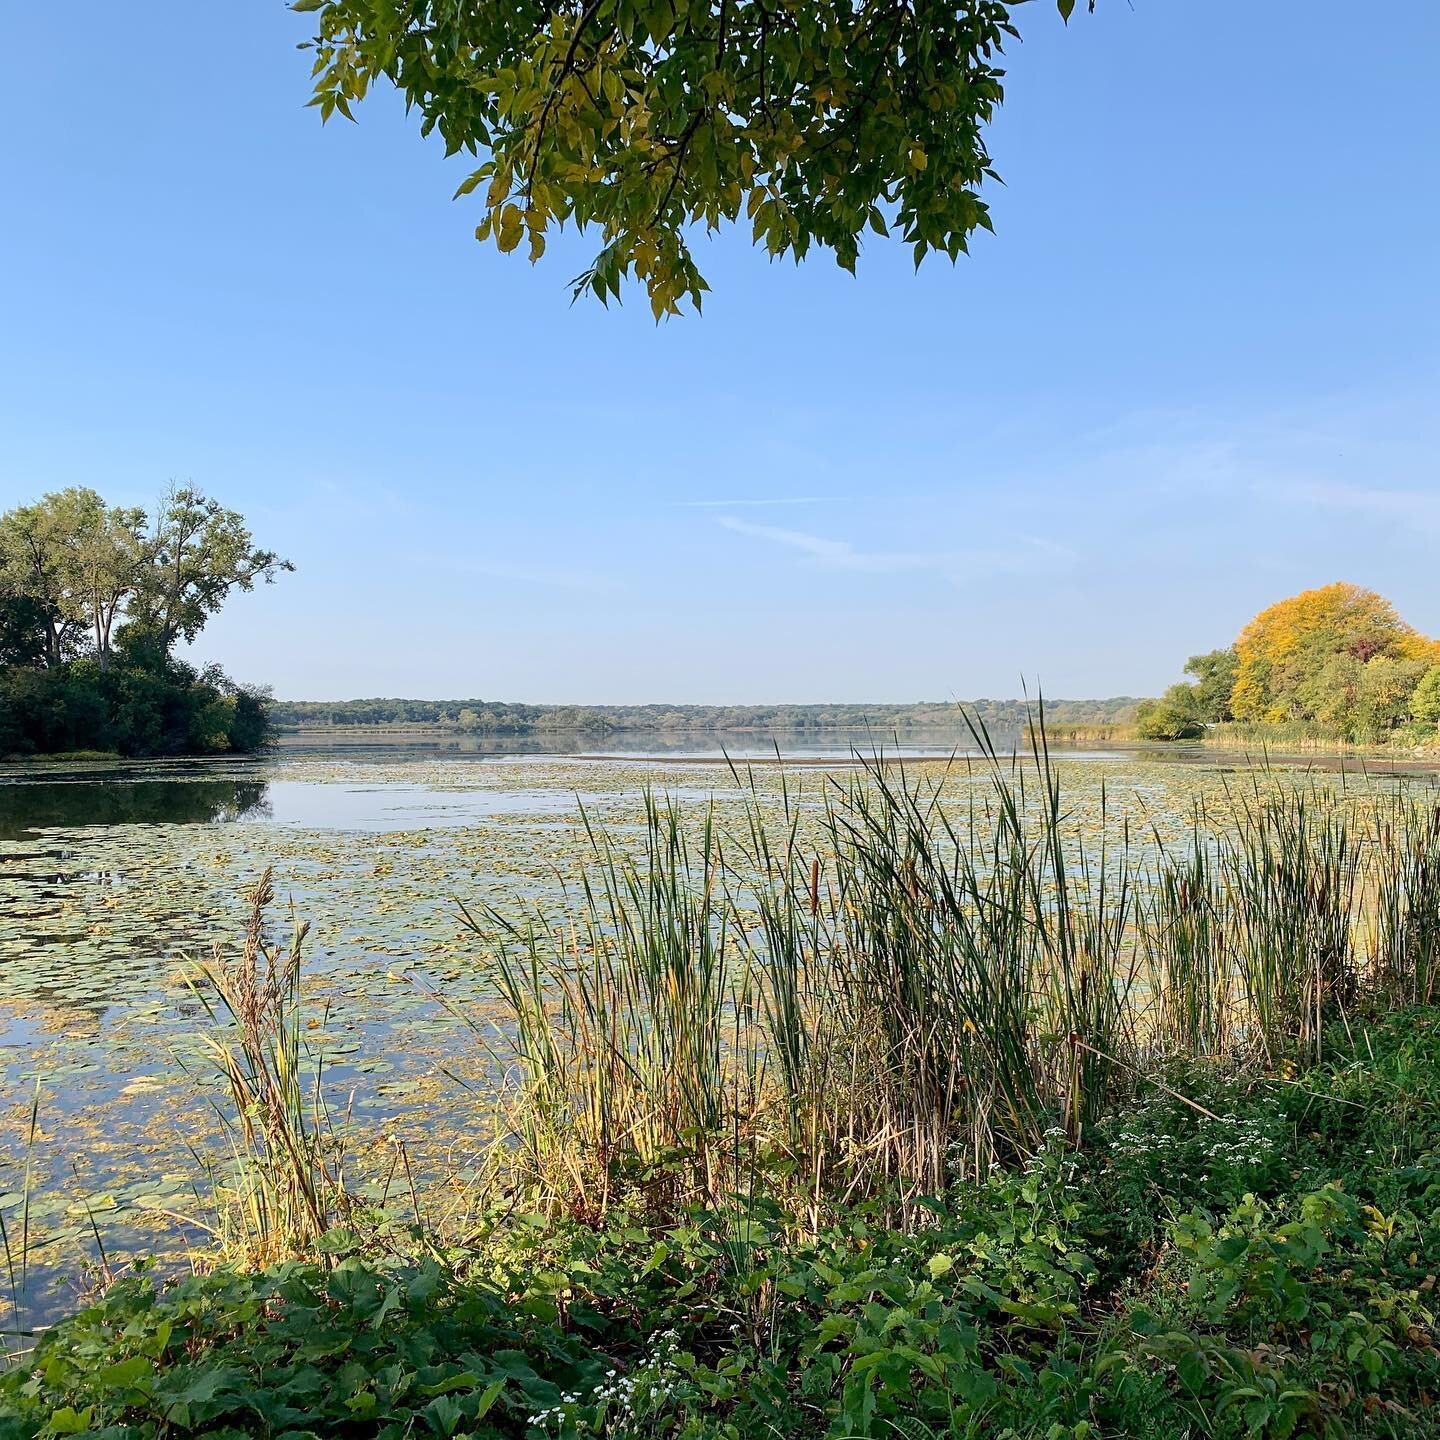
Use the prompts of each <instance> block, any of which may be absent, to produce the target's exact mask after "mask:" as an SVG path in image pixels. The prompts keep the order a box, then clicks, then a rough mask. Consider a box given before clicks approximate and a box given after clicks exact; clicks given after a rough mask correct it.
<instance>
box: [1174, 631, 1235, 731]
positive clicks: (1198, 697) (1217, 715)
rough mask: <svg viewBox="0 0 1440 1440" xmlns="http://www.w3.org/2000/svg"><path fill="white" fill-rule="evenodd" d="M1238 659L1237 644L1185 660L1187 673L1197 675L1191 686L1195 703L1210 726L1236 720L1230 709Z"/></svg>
mask: <svg viewBox="0 0 1440 1440" xmlns="http://www.w3.org/2000/svg"><path fill="white" fill-rule="evenodd" d="M1237 664H1238V660H1237V657H1236V654H1235V647H1234V646H1233V645H1232V646H1227V647H1226V648H1225V649H1224V650H1211V651H1208V652H1207V653H1206V654H1204V655H1192V656H1191V657H1190V658H1189V659H1188V660H1187V661H1186V662H1185V673H1186V674H1187V675H1193V676H1194V677H1195V684H1194V685H1193V686H1192V687H1191V688H1192V689H1193V690H1194V692H1195V694H1194V704H1195V710H1196V713H1197V714H1198V715H1199V718H1200V719H1201V720H1203V721H1204V722H1205V723H1206V724H1207V725H1216V724H1219V723H1220V722H1221V721H1224V720H1230V719H1233V718H1234V716H1233V715H1232V714H1231V710H1230V692H1231V691H1232V690H1233V689H1234V688H1235V668H1236V665H1237Z"/></svg>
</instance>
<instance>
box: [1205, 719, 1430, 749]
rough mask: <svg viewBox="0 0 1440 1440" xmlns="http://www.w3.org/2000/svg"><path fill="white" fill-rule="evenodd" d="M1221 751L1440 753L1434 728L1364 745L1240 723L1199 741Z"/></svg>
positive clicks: (1314, 731)
mask: <svg viewBox="0 0 1440 1440" xmlns="http://www.w3.org/2000/svg"><path fill="white" fill-rule="evenodd" d="M1187 743H1190V744H1195V743H1200V744H1204V745H1209V746H1213V747H1215V748H1218V749H1222V750H1238V751H1244V752H1246V753H1248V754H1255V755H1259V754H1263V753H1265V752H1266V751H1269V752H1271V753H1273V754H1281V753H1291V754H1298V755H1362V756H1368V755H1373V756H1377V757H1384V756H1395V755H1436V754H1440V732H1437V730H1436V728H1435V727H1434V726H1433V725H1410V726H1405V727H1402V728H1401V729H1399V730H1397V731H1395V732H1394V733H1393V734H1392V735H1391V736H1390V737H1389V738H1388V739H1387V740H1385V741H1384V742H1383V743H1378V744H1371V745H1366V744H1362V743H1360V742H1358V741H1354V740H1346V739H1343V738H1341V737H1339V736H1337V735H1335V734H1333V733H1332V732H1327V731H1325V730H1323V729H1321V728H1319V727H1318V726H1314V725H1307V724H1302V723H1298V722H1297V723H1295V724H1289V725H1261V724H1240V723H1238V722H1235V721H1231V722H1229V723H1227V724H1223V725H1212V726H1210V727H1209V728H1208V729H1207V730H1206V731H1205V733H1204V735H1203V736H1201V737H1200V740H1199V741H1198V742H1196V741H1190V742H1187Z"/></svg>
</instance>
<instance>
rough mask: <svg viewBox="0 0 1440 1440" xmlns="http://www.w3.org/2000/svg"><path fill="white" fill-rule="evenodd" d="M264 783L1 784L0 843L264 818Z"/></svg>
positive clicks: (266, 812)
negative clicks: (42, 835) (81, 829)
mask: <svg viewBox="0 0 1440 1440" xmlns="http://www.w3.org/2000/svg"><path fill="white" fill-rule="evenodd" d="M267 789H268V785H267V782H266V781H264V780H99V781H96V780H91V779H85V780H77V781H64V780H53V781H52V780H37V781H27V782H24V783H19V784H8V785H0V839H4V840H16V839H19V838H21V837H22V836H24V835H25V834H26V833H27V832H29V831H32V830H49V829H60V830H68V829H72V828H74V827H76V826H80V825H213V824H220V823H225V822H228V821H233V820H246V819H262V818H264V817H265V816H266V815H267V814H268V813H269V812H268V805H267V802H266V798H265V796H266V790H267Z"/></svg>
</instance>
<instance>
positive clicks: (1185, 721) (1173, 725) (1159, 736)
mask: <svg viewBox="0 0 1440 1440" xmlns="http://www.w3.org/2000/svg"><path fill="white" fill-rule="evenodd" d="M1135 728H1136V731H1137V732H1138V734H1139V735H1140V738H1141V739H1142V740H1193V739H1195V738H1196V737H1197V736H1199V735H1202V734H1204V732H1205V720H1204V717H1203V716H1202V714H1201V711H1200V703H1199V699H1198V693H1197V687H1196V686H1194V685H1186V684H1184V683H1181V684H1178V685H1172V686H1171V687H1170V688H1169V689H1168V690H1167V691H1166V692H1165V693H1164V695H1162V696H1161V697H1160V698H1159V699H1158V700H1142V701H1141V702H1140V704H1139V706H1138V707H1137V708H1136V711H1135Z"/></svg>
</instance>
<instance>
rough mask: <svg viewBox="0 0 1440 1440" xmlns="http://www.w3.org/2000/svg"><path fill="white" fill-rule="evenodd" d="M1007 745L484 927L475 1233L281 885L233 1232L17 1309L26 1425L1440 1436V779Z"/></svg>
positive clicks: (236, 1430)
mask: <svg viewBox="0 0 1440 1440" xmlns="http://www.w3.org/2000/svg"><path fill="white" fill-rule="evenodd" d="M742 778H743V777H742ZM973 778H974V782H975V783H974V784H973V786H971V787H969V792H970V794H971V795H972V797H973V798H972V799H971V801H970V803H968V804H967V805H965V806H964V807H963V808H962V809H960V810H959V811H958V812H951V811H948V810H947V809H946V808H945V807H943V806H941V805H940V804H939V803H938V802H937V799H936V794H935V790H934V788H933V785H932V784H931V782H929V781H927V779H926V778H925V777H924V776H915V777H913V778H912V777H908V776H906V775H903V774H897V773H895V772H891V771H886V770H884V769H881V768H880V767H876V768H874V769H872V770H871V771H869V772H868V773H865V774H863V775H858V776H857V775H848V776H845V777H841V778H839V779H837V780H836V781H835V782H833V783H832V784H831V785H830V788H829V789H828V790H827V792H826V794H825V796H824V798H823V801H822V800H820V799H817V797H815V796H814V795H813V794H806V795H801V794H796V795H795V796H794V797H793V803H792V802H791V799H790V797H789V796H788V794H787V797H786V804H785V806H784V807H783V812H782V814H781V815H780V817H779V818H778V819H776V818H775V817H774V816H773V815H772V816H769V817H768V818H767V816H766V814H765V813H762V811H761V810H760V808H759V807H758V806H756V807H755V808H754V810H753V811H752V814H751V821H750V823H749V825H748V826H740V827H738V828H734V827H731V828H728V829H725V830H722V829H721V828H720V827H718V826H716V825H715V824H713V823H706V822H705V821H704V819H703V817H702V818H701V820H700V822H699V823H689V822H688V821H687V818H686V817H684V816H682V815H681V814H680V813H678V812H677V811H675V810H674V809H672V808H669V807H666V806H663V805H659V804H656V805H652V806H651V808H650V812H649V817H648V823H647V825H646V826H645V827H644V829H643V833H642V834H639V835H635V834H632V833H629V832H625V833H617V834H615V835H607V834H605V833H602V832H599V831H597V832H595V833H593V834H592V836H591V856H590V862H589V864H588V866H587V867H586V870H585V872H584V874H583V875H582V876H581V877H580V878H579V880H578V882H577V885H576V887H575V888H574V890H573V891H572V892H571V895H570V904H569V906H568V907H567V909H566V911H565V912H564V913H563V914H560V915H554V916H545V915H537V916H535V917H534V920H533V922H532V923H530V924H528V925H517V924H516V923H515V922H514V921H513V920H510V921H506V920H504V919H502V917H501V916H499V915H498V914H495V915H492V914H488V913H477V914H475V915H473V916H472V917H471V920H472V924H473V926H474V928H475V931H476V948H477V952H481V953H484V954H485V955H486V956H487V957H488V958H487V961H486V963H487V964H488V965H489V966H490V967H491V969H490V973H491V977H492V985H493V990H494V995H495V997H496V999H497V1001H498V1002H499V1005H500V1007H501V1012H502V1018H501V1020H500V1022H499V1023H498V1024H497V1023H492V1022H491V1020H490V1018H489V1017H488V1016H487V1017H484V1018H482V1017H481V1016H479V1015H474V1014H469V1013H465V1014H463V1015H462V1018H464V1019H467V1020H469V1021H470V1022H471V1023H472V1024H473V1025H474V1027H475V1033H476V1041H477V1044H479V1045H481V1046H483V1047H485V1048H486V1049H487V1050H488V1051H489V1052H490V1053H491V1054H492V1055H493V1056H494V1059H495V1061H496V1066H497V1072H496V1073H497V1076H498V1080H497V1084H496V1086H495V1087H494V1089H493V1090H492V1091H490V1092H487V1093H484V1094H477V1095H476V1097H475V1103H476V1105H477V1106H479V1107H483V1108H484V1109H485V1110H486V1111H487V1113H488V1114H489V1115H490V1116H491V1119H492V1122H493V1127H494V1130H495V1133H496V1135H497V1140H496V1144H495V1146H494V1148H493V1150H492V1153H491V1156H490V1164H489V1167H488V1173H487V1179H486V1182H485V1183H484V1184H483V1185H482V1186H480V1187H479V1188H477V1189H475V1190H473V1191H470V1192H468V1193H465V1194H458V1193H457V1194H456V1195H455V1196H454V1197H453V1198H454V1203H453V1204H452V1205H451V1207H450V1209H449V1212H448V1218H447V1219H443V1220H442V1219H439V1218H437V1215H436V1212H434V1211H433V1210H430V1209H427V1208H425V1207H424V1206H423V1205H422V1204H421V1202H420V1201H419V1199H418V1198H417V1199H416V1200H415V1202H414V1204H413V1207H412V1214H411V1216H410V1219H409V1221H408V1222H406V1221H403V1220H402V1219H401V1218H399V1217H397V1216H396V1215H394V1214H386V1213H382V1212H380V1211H379V1210H377V1209H376V1208H375V1207H374V1206H373V1205H369V1204H366V1203H362V1202H361V1201H360V1200H359V1199H358V1191H357V1189H356V1188H355V1186H354V1185H353V1183H352V1180H351V1177H350V1176H349V1174H348V1172H347V1132H346V1127H345V1126H344V1125H343V1124H337V1123H336V1121H335V1119H334V1117H333V1115H332V1113H331V1111H330V1110H329V1109H328V1108H327V1105H326V1103H325V1098H324V1097H325V1092H324V1090H323V1089H322V1087H321V1085H320V1083H319V1075H318V1073H317V1064H318V1057H316V1056H313V1055H311V1054H310V1053H309V1051H308V1047H307V1039H306V1037H307V1035H309V1034H310V1033H311V1025H310V1021H311V1018H312V1017H310V1016H308V1015H307V1012H306V1008H305V1006H304V1004H303V1003H302V1000H301V998H300V997H301V992H300V989H299V977H300V973H301V969H302V961H303V951H304V938H305V937H304V935H303V932H301V931H297V932H295V933H293V934H292V935H291V936H289V937H288V939H287V940H286V941H285V942H283V943H282V942H275V941H272V940H271V939H270V938H269V935H268V929H267V925H266V918H265V911H266V903H267V900H268V896H267V894H266V891H265V888H264V887H261V889H260V890H259V891H258V892H257V893H256V895H255V897H254V905H253V910H252V916H251V923H250V926H249V930H248V932H247V935H246V939H245V943H244V946H243V947H242V949H241V950H240V952H239V953H238V954H236V955H234V956H233V957H231V958H229V959H226V958H225V957H224V956H223V955H217V957H216V958H215V960H214V961H213V962H212V963H211V964H210V965H209V966H208V967H207V970H206V973H204V974H203V975H199V976H197V980H196V995H197V998H198V999H199V1000H200V1001H201V1002H202V1004H203V1006H204V1007H206V1008H208V1011H209V1014H210V1017H211V1022H212V1024H211V1028H210V1030H209V1034H210V1035H211V1038H212V1040H213V1042H214V1049H213V1058H214V1061H215V1065H216V1068H217V1072H218V1074H219V1076H220V1079H221V1084H222V1090H221V1093H220V1095H219V1096H217V1099H218V1101H219V1104H220V1106H221V1110H222V1113H224V1114H225V1116H226V1117H227V1122H228V1126H229V1135H230V1144H229V1147H228V1150H226V1151H222V1152H220V1153H218V1154H216V1155H214V1156H211V1157H210V1159H209V1164H210V1166H211V1173H210V1180H209V1194H210V1199H211V1202H212V1204H213V1207H214V1209H213V1215H212V1222H213V1230H214V1245H213V1247H212V1248H211V1249H209V1250H207V1251H206V1252H205V1253H203V1254H201V1255H197V1257H196V1271H197V1273H196V1274H195V1275H194V1276H192V1277H191V1278H188V1279H186V1280H184V1281H182V1282H180V1283H178V1284H173V1285H168V1286H167V1285H164V1284H160V1283H158V1282H155V1281H152V1280H151V1279H150V1278H148V1277H146V1276H145V1275H144V1274H140V1275H132V1276H128V1277H126V1278H123V1279H121V1280H119V1281H118V1282H117V1283H115V1284H114V1285H112V1286H110V1287H109V1289H108V1291H107V1293H106V1294H105V1295H104V1297H103V1298H102V1299H101V1301H100V1303H99V1304H98V1305H96V1306H94V1307H92V1308H91V1309H89V1310H86V1311H84V1312H82V1313H81V1314H80V1315H78V1316H77V1317H75V1318H74V1319H72V1320H70V1321H67V1322H65V1323H64V1324H62V1325H61V1326H59V1327H57V1328H55V1329H54V1330H52V1331H48V1332H46V1333H45V1334H44V1335H42V1336H40V1337H38V1338H37V1337H18V1339H19V1343H20V1345H21V1348H24V1349H26V1350H27V1352H28V1353H26V1354H24V1355H23V1356H18V1357H17V1361H18V1363H17V1366H16V1368H15V1369H13V1370H12V1371H11V1372H10V1373H9V1374H8V1375H7V1376H6V1377H5V1378H4V1379H3V1380H0V1412H3V1414H4V1417H5V1418H3V1419H0V1437H4V1436H11V1435H13V1436H23V1437H26V1440H29V1437H32V1436H36V1435H39V1434H41V1433H44V1434H46V1435H51V1434H60V1433H79V1432H81V1431H86V1430H103V1431H105V1433H108V1434H112V1435H116V1436H127V1437H129V1436H134V1437H137V1440H138V1437H150V1436H155V1437H159V1436H168V1435H175V1434H196V1433H200V1434H203V1433H214V1434H232V1435H235V1434H238V1435H266V1436H271V1435H273V1436H282V1435H293V1436H297V1437H298V1436H299V1435H302V1434H305V1433H312V1434H315V1435H320V1436H332V1435H333V1436H340V1435H346V1436H350V1435H356V1436H382V1435H383V1436H387V1437H388V1436H395V1437H399V1436H402V1435H410V1434H436V1435H441V1436H450V1435H457V1436H458V1435H473V1436H477V1437H487V1440H493V1437H499V1436H506V1437H521V1436H524V1437H527V1440H537V1437H541V1436H567V1437H570V1436H576V1437H578V1436H581V1435H587V1436H589V1435H609V1436H616V1437H619V1436H672V1437H680V1436H685V1437H693V1440H701V1437H707V1440H708V1437H714V1440H719V1437H735V1440H739V1437H749V1436H752V1435H762V1436H763V1435H795V1436H806V1437H810V1436H813V1437H816V1440H819V1437H834V1440H839V1437H842V1436H901V1437H907V1440H913V1437H915V1436H962V1435H964V1436H968V1435H992V1434H993V1435H1017V1436H1037V1437H1038V1436H1046V1437H1060V1436H1067V1437H1074V1440H1082V1437H1089V1436H1104V1435H1117V1436H1118V1435H1127V1436H1128V1435H1134V1436H1156V1437H1159V1436H1173V1435H1191V1434H1193V1435H1215V1436H1228V1435H1234V1436H1240V1435H1249V1434H1257V1435H1273V1436H1277V1437H1278V1436H1285V1435H1291V1434H1329V1435H1336V1436H1339V1435H1376V1436H1400V1435H1415V1434H1425V1433H1436V1434H1440V1428H1437V1426H1436V1425H1435V1424H1434V1423H1433V1422H1432V1421H1431V1418H1430V1406H1431V1401H1432V1397H1434V1396H1435V1395H1437V1394H1440V1366H1437V1349H1436V1340H1437V1335H1436V1330H1435V1322H1434V1317H1433V1314H1432V1310H1431V1290H1432V1287H1433V1279H1432V1278H1431V1275H1432V1271H1433V1269H1434V1257H1435V1255H1436V1254H1437V1253H1440V1250H1437V1240H1440V1231H1437V1225H1440V1105H1437V1103H1436V1102H1437V1100H1440V1013H1437V1011H1436V1010H1435V1009H1434V1008H1432V1006H1433V1002H1434V1001H1435V1000H1436V998H1437V993H1440V818H1437V816H1436V813H1435V811H1434V809H1433V805H1432V803H1431V802H1430V800H1429V799H1428V797H1425V796H1421V795H1416V796H1413V797H1412V796H1409V795H1407V794H1406V793H1405V792H1403V791H1397V792H1393V793H1381V792H1374V791H1366V792H1364V793H1363V794H1361V793H1354V794H1352V793H1350V792H1347V791H1346V790H1345V789H1344V788H1343V786H1341V787H1338V788H1335V787H1332V788H1323V787H1321V786H1320V785H1319V784H1318V782H1310V781H1306V782H1301V783H1300V784H1298V785H1297V784H1296V783H1294V782H1286V781H1282V780H1281V779H1280V778H1279V777H1270V776H1259V777H1255V778H1254V779H1253V781H1252V782H1251V783H1250V784H1248V785H1246V786H1244V787H1240V788H1237V789H1236V790H1235V791H1234V792H1232V793H1231V794H1230V795H1228V796H1227V799H1226V803H1225V804H1224V805H1223V807H1217V813H1214V814H1198V815H1196V817H1195V823H1194V827H1193V829H1192V831H1191V833H1190V834H1189V835H1188V837H1185V839H1184V840H1183V841H1182V842H1181V843H1178V844H1177V843H1176V842H1175V841H1174V840H1173V839H1172V840H1171V841H1170V843H1168V844H1161V843H1159V842H1158V839H1157V838H1156V837H1154V836H1150V837H1145V836H1140V835H1137V834H1135V833H1133V832H1132V831H1131V829H1130V828H1129V826H1128V825H1127V824H1126V823H1124V822H1104V821H1103V817H1102V824H1101V827H1100V831H1099V834H1098V835H1095V834H1090V833H1088V832H1087V833H1081V832H1080V831H1079V830H1078V829H1077V827H1076V825H1075V822H1074V817H1073V815H1072V813H1071V811H1070V808H1069V806H1068V805H1067V802H1066V800H1065V797H1064V795H1063V794H1062V792H1061V787H1060V784H1059V780H1058V777H1057V775H1056V774H1055V772H1054V771H1053V770H1052V769H1051V768H1050V766H1049V765H1048V763H1047V761H1046V758H1045V756H1044V754H1043V752H1041V751H1037V753H1036V754H1035V755H1034V756H1033V757H1032V759H1031V761H1030V762H1029V763H1028V764H1026V765H1020V766H1016V767H1011V766H1010V765H1009V764H1008V763H1007V762H1005V761H1003V760H1001V759H999V758H998V757H992V763H991V766H990V767H989V768H988V769H985V768H983V767H982V769H981V770H980V771H979V772H977V773H976V774H975V775H974V777H973ZM395 1163H396V1166H397V1170H398V1173H400V1174H402V1175H403V1174H404V1158H403V1154H401V1155H397V1156H396V1162H395ZM399 1188H400V1189H401V1190H402V1191H403V1189H404V1188H405V1187H404V1184H403V1181H402V1183H401V1185H400V1187H399ZM7 1234H8V1232H7ZM24 1250H25V1244H24V1242H23V1239H22V1240H20V1241H19V1243H18V1244H17V1242H16V1240H15V1237H14V1236H13V1235H11V1236H9V1242H8V1244H7V1251H8V1253H10V1254H11V1256H12V1261H13V1260H14V1257H15V1255H16V1254H17V1253H18V1254H19V1255H20V1257H21V1263H22V1264H23V1253H24ZM22 1278H23V1277H22ZM12 1279H15V1274H14V1269H13V1268H12ZM32 1342H33V1345H32ZM6 1427H8V1428H6Z"/></svg>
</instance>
